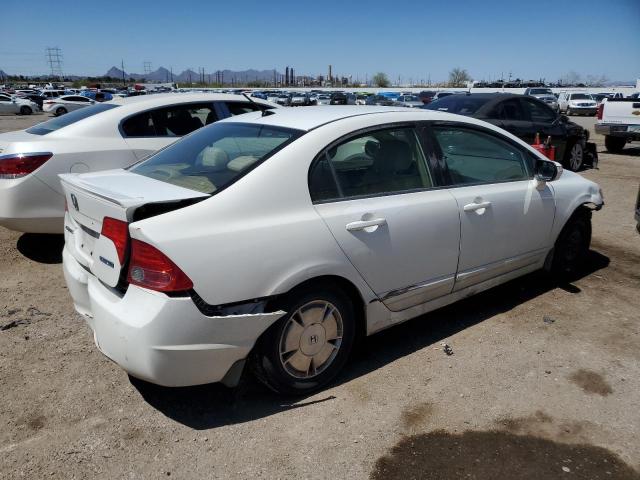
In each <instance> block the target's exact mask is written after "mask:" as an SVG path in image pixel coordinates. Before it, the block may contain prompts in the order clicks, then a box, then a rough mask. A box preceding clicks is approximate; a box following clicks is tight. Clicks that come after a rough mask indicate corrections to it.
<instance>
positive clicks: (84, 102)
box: [42, 95, 96, 117]
mask: <svg viewBox="0 0 640 480" xmlns="http://www.w3.org/2000/svg"><path fill="white" fill-rule="evenodd" d="M95 103H96V102H95V100H91V99H90V98H88V97H83V96H82V95H64V96H62V97H58V98H51V99H49V100H45V101H44V102H42V110H43V111H45V112H47V113H54V114H55V115H56V116H58V117H59V116H60V115H64V114H65V113H68V112H73V111H75V110H78V109H80V108H85V107H88V106H90V105H93V104H95Z"/></svg>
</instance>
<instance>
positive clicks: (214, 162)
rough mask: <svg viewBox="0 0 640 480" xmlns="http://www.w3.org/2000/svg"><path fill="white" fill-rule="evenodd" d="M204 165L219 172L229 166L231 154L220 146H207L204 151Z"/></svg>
mask: <svg viewBox="0 0 640 480" xmlns="http://www.w3.org/2000/svg"><path fill="white" fill-rule="evenodd" d="M201 155H202V166H204V167H207V168H208V169H210V170H213V171H214V172H219V171H221V170H224V169H225V168H227V164H228V163H229V156H228V155H227V152H225V151H224V150H222V149H221V148H218V147H207V148H205V149H204V150H203V151H202V153H201Z"/></svg>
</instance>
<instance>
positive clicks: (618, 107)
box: [596, 98, 640, 153]
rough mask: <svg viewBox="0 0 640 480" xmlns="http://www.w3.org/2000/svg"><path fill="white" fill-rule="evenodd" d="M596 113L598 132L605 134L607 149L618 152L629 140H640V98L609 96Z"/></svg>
mask: <svg viewBox="0 0 640 480" xmlns="http://www.w3.org/2000/svg"><path fill="white" fill-rule="evenodd" d="M596 113H597V119H598V123H596V133H599V134H601V135H604V144H605V146H606V147H607V151H609V152H612V153H618V152H620V151H621V150H622V149H623V148H624V146H625V145H626V144H627V142H632V141H637V140H640V99H638V98H611V99H609V98H608V99H605V100H603V101H602V103H601V104H600V105H598V111H597V112H596Z"/></svg>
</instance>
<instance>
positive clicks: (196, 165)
mask: <svg viewBox="0 0 640 480" xmlns="http://www.w3.org/2000/svg"><path fill="white" fill-rule="evenodd" d="M302 133H303V132H302V131H300V130H293V129H288V128H280V127H273V126H266V125H256V124H247V123H235V122H234V123H224V122H223V123H214V124H212V125H210V126H208V127H205V128H201V129H200V130H196V131H195V132H194V133H192V134H191V135H188V136H186V137H184V138H183V139H182V140H181V141H179V142H176V143H174V144H172V145H170V146H169V147H167V148H165V149H163V150H160V151H159V152H158V153H156V154H155V155H152V156H151V157H149V158H148V159H147V160H145V161H143V162H141V163H138V164H136V165H134V166H132V167H131V168H130V171H131V172H133V173H137V174H139V175H144V176H145V177H150V178H153V179H155V180H161V181H163V182H167V183H171V184H173V185H178V186H180V187H184V188H189V189H191V190H196V191H198V192H203V193H208V194H213V193H215V192H216V191H218V190H222V189H223V188H225V187H226V186H228V185H230V184H231V183H233V182H234V181H236V180H237V179H238V178H240V177H241V176H243V175H244V174H245V173H247V172H249V171H250V170H251V169H252V168H254V167H255V166H257V165H258V164H259V163H260V162H262V161H263V160H265V159H266V158H268V157H269V156H271V155H273V154H274V153H275V152H277V151H278V150H280V149H281V148H283V147H284V146H285V145H286V144H287V143H290V142H292V141H293V140H295V139H296V138H298V137H299V136H300V135H302Z"/></svg>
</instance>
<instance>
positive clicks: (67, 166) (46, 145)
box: [0, 93, 276, 233]
mask: <svg viewBox="0 0 640 480" xmlns="http://www.w3.org/2000/svg"><path fill="white" fill-rule="evenodd" d="M275 107H276V105H274V104H270V103H268V102H265V101H263V100H259V99H255V100H253V99H249V98H247V97H244V96H242V95H223V94H211V93H199V94H158V95H148V96H147V95H145V96H139V97H133V98H126V99H118V100H114V101H111V102H105V103H98V104H95V105H90V106H86V107H84V108H82V109H80V110H76V111H73V112H70V113H67V114H65V115H64V116H62V117H57V118H53V119H51V120H49V121H46V122H44V123H40V124H38V125H35V126H33V127H31V128H28V129H27V130H21V131H16V132H9V133H4V134H0V225H1V226H4V227H7V228H9V229H11V230H18V231H22V232H32V233H62V230H63V223H64V222H63V218H64V197H63V195H62V187H61V186H60V180H59V179H58V174H61V173H69V172H76V173H79V172H94V171H98V170H108V169H112V168H123V167H126V166H128V165H131V164H133V163H135V162H138V161H140V160H141V159H143V158H144V157H146V156H148V155H149V154H151V153H153V152H155V151H157V150H159V149H161V148H163V147H166V146H167V145H169V144H171V143H173V142H175V141H176V140H177V139H178V138H180V137H182V136H184V135H186V134H187V133H190V132H192V131H194V130H196V129H198V128H200V127H202V126H204V125H208V124H210V123H213V122H215V121H217V120H219V119H222V118H226V117H229V116H232V115H237V114H242V113H246V112H251V111H256V110H259V111H262V110H263V109H265V108H275ZM54 111H55V110H54Z"/></svg>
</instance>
